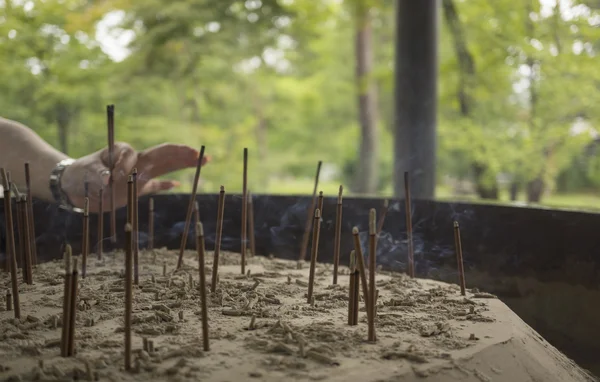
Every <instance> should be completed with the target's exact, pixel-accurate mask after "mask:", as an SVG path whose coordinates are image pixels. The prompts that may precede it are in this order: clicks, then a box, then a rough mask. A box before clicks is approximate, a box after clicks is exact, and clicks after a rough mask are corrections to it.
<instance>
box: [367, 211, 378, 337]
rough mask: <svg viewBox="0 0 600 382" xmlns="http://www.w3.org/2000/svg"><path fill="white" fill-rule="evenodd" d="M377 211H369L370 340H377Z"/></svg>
mask: <svg viewBox="0 0 600 382" xmlns="http://www.w3.org/2000/svg"><path fill="white" fill-rule="evenodd" d="M375 215H376V212H375V209H374V208H372V209H371V211H369V293H370V295H369V305H368V307H367V309H369V311H370V318H369V334H368V338H369V341H371V342H375V341H376V337H375V299H376V297H375V288H376V287H377V286H376V285H375V268H376V267H377V263H376V259H375V257H376V253H375V249H376V247H375V246H376V245H377V227H376V224H377V223H376V221H377V220H376V216H375Z"/></svg>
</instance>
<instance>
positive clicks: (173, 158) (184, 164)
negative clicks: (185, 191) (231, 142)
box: [137, 143, 210, 179]
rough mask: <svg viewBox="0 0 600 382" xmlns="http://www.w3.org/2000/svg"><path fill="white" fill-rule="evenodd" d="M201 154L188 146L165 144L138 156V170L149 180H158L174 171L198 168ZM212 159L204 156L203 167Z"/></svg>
mask: <svg viewBox="0 0 600 382" xmlns="http://www.w3.org/2000/svg"><path fill="white" fill-rule="evenodd" d="M199 155H200V153H199V152H198V151H197V150H196V149H194V148H192V147H189V146H186V145H176V144H172V143H165V144H162V145H159V146H155V147H152V148H150V149H148V150H144V151H142V152H141V153H140V154H139V156H138V162H137V163H138V170H139V171H140V172H143V174H144V176H145V177H146V178H147V179H152V178H156V177H158V176H162V175H165V174H168V173H170V172H173V171H178V170H182V169H185V168H190V167H196V165H197V163H198V156H199ZM209 160H210V157H208V156H206V155H205V156H204V157H203V159H202V165H205V164H206V163H208V162H209Z"/></svg>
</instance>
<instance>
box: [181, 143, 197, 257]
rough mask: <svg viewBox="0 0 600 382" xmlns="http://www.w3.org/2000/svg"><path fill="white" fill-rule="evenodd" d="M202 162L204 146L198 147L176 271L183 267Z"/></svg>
mask: <svg viewBox="0 0 600 382" xmlns="http://www.w3.org/2000/svg"><path fill="white" fill-rule="evenodd" d="M203 160H204V146H202V147H200V155H199V156H198V162H197V163H196V174H195V175H194V184H192V194H191V195H190V202H189V204H188V209H187V214H186V216H185V226H184V228H183V234H182V236H181V245H180V246H179V258H178V259H177V269H180V268H181V267H182V266H183V252H184V251H185V245H186V244H187V237H188V234H189V230H190V222H191V220H192V212H193V210H194V202H195V201H196V194H197V192H198V181H199V180H200V171H201V170H202V161H203Z"/></svg>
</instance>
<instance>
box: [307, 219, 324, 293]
mask: <svg viewBox="0 0 600 382" xmlns="http://www.w3.org/2000/svg"><path fill="white" fill-rule="evenodd" d="M320 230H321V210H319V209H318V208H317V209H316V210H315V221H314V223H313V237H312V250H311V252H310V274H309V277H308V297H307V302H308V303H309V304H310V303H311V300H312V297H313V290H314V285H315V268H316V266H317V257H318V254H319V231H320Z"/></svg>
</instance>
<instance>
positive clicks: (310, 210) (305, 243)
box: [298, 161, 323, 261]
mask: <svg viewBox="0 0 600 382" xmlns="http://www.w3.org/2000/svg"><path fill="white" fill-rule="evenodd" d="M322 164H323V162H322V161H319V163H318V164H317V175H316V176H315V188H314V189H313V194H312V198H311V200H310V206H309V207H308V210H306V225H305V226H304V236H302V245H301V247H300V257H299V258H298V260H300V261H304V259H306V250H307V249H308V239H310V225H311V224H312V220H313V213H314V212H313V211H314V209H315V202H316V197H317V188H318V187H319V175H320V174H321V165H322Z"/></svg>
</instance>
